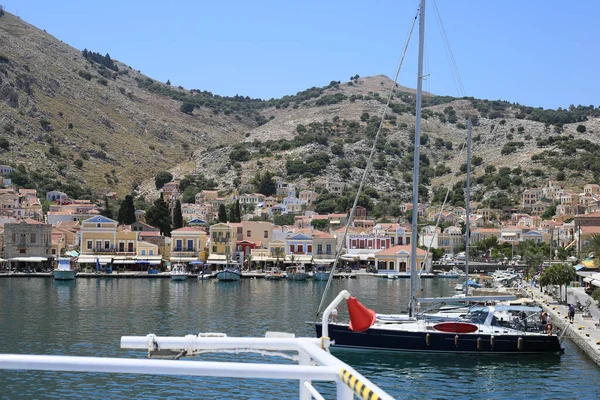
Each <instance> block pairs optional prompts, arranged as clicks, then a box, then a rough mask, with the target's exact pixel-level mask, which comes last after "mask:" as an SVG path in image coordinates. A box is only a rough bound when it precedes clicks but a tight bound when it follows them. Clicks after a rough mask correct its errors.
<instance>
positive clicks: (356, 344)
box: [315, 323, 563, 354]
mask: <svg viewBox="0 0 600 400" xmlns="http://www.w3.org/2000/svg"><path fill="white" fill-rule="evenodd" d="M315 329H316V331H317V337H321V332H322V329H321V324H320V323H317V324H315ZM428 335H429V336H428ZM456 336H458V339H457V338H456ZM329 337H330V338H331V340H333V341H334V342H335V343H334V346H333V347H334V348H335V347H342V348H353V349H369V350H385V351H403V352H410V351H416V352H425V353H429V352H431V353H435V352H439V353H473V354H478V353H490V354H530V353H560V352H562V350H563V349H562V346H561V345H560V341H559V340H558V337H557V336H556V335H551V336H547V335H525V334H524V335H512V334H495V335H494V336H493V339H492V335H489V334H473V333H470V334H460V333H459V334H458V335H457V334H455V333H444V332H437V331H427V332H408V331H393V330H387V329H375V328H370V329H367V330H366V331H364V332H352V331H351V330H350V329H349V328H348V326H346V325H334V324H329ZM479 339H481V340H479ZM519 339H521V340H520V341H519Z"/></svg>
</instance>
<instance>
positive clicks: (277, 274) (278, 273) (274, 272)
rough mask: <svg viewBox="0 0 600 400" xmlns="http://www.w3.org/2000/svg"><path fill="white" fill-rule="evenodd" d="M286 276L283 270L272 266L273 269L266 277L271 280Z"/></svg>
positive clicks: (278, 279)
mask: <svg viewBox="0 0 600 400" xmlns="http://www.w3.org/2000/svg"><path fill="white" fill-rule="evenodd" d="M284 277H285V276H284V275H283V274H282V273H281V270H280V269H279V268H277V267H273V268H271V270H270V271H269V272H267V274H266V275H265V279H267V280H269V281H280V280H282V279H283V278H284Z"/></svg>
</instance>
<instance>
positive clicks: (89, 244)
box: [86, 240, 92, 250]
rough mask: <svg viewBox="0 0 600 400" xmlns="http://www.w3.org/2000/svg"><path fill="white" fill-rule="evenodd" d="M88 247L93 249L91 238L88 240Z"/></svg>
mask: <svg viewBox="0 0 600 400" xmlns="http://www.w3.org/2000/svg"><path fill="white" fill-rule="evenodd" d="M86 247H87V249H88V250H91V249H92V241H91V240H88V241H87V246H86Z"/></svg>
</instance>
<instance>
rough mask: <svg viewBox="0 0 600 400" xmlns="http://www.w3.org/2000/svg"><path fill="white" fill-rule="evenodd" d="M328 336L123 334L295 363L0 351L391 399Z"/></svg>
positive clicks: (140, 342)
mask: <svg viewBox="0 0 600 400" xmlns="http://www.w3.org/2000/svg"><path fill="white" fill-rule="evenodd" d="M330 344H331V343H330V341H329V340H328V338H325V337H323V338H320V339H317V338H295V337H294V336H293V335H291V334H280V333H267V337H264V338H244V337H227V336H225V335H223V334H199V335H187V336H184V337H160V336H156V335H152V334H150V335H147V336H123V337H122V338H121V348H124V349H140V350H146V351H148V355H149V356H150V357H151V356H152V355H153V354H154V353H161V354H163V355H164V354H165V352H166V353H169V352H172V354H173V355H177V356H176V358H179V357H180V356H192V355H198V354H202V353H207V352H211V353H216V352H222V353H228V352H234V353H242V352H250V353H259V354H263V355H273V356H280V357H285V358H291V359H293V360H295V361H296V362H297V364H287V363H286V364H267V363H243V362H214V361H210V362H209V361H193V362H180V361H177V360H175V359H172V360H154V359H131V358H129V359H123V358H105V357H71V356H52V355H21V354H0V369H14V370H40V371H71V372H101V373H121V374H122V373H128V374H150V375H190V376H210V377H232V378H246V379H288V380H298V381H299V384H298V388H299V394H298V398H299V399H300V400H310V399H312V398H315V399H322V398H323V396H322V395H321V394H320V393H319V392H318V390H317V389H316V388H315V387H314V386H313V385H312V382H313V381H329V382H334V383H335V384H336V398H337V399H344V400H349V399H353V398H354V396H355V395H356V396H358V397H359V398H362V399H369V400H371V399H392V397H391V396H389V395H388V394H386V393H385V392H384V391H383V390H381V389H380V388H378V387H377V386H376V385H374V384H373V383H372V382H371V381H369V380H368V379H366V378H365V377H363V376H362V375H361V374H359V373H358V372H356V371H355V370H354V369H353V368H352V367H350V366H349V365H347V364H345V363H344V362H342V361H341V360H339V359H338V358H336V357H334V356H333V355H331V354H330V353H329V352H328V348H329V346H330Z"/></svg>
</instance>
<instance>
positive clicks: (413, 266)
mask: <svg viewBox="0 0 600 400" xmlns="http://www.w3.org/2000/svg"><path fill="white" fill-rule="evenodd" d="M419 9H420V10H419V16H420V18H419V66H418V70H417V104H416V108H417V110H416V111H417V113H416V117H417V122H416V124H415V157H414V167H413V174H414V175H413V209H412V227H411V229H412V233H411V250H410V308H409V315H410V316H411V317H414V316H415V303H416V297H415V285H416V279H417V240H418V232H417V220H418V214H419V151H420V146H421V143H420V141H421V97H422V94H423V48H424V43H425V0H421V5H420V6H419Z"/></svg>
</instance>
